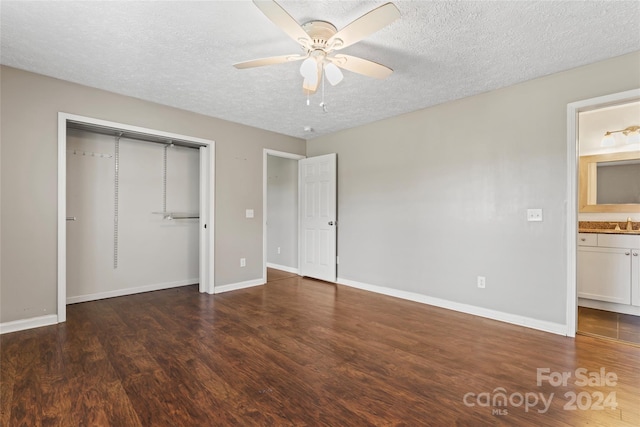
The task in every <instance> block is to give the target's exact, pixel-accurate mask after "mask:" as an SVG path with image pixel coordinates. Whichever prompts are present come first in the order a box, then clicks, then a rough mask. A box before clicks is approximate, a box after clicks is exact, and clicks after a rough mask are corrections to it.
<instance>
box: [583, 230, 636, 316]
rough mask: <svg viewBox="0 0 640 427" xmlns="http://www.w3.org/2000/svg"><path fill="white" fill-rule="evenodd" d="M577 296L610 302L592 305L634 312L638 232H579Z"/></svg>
mask: <svg viewBox="0 0 640 427" xmlns="http://www.w3.org/2000/svg"><path fill="white" fill-rule="evenodd" d="M578 297H579V298H585V299H588V300H595V301H603V302H606V303H612V304H610V306H607V307H594V308H605V309H609V310H613V311H621V312H628V313H630V314H632V313H635V311H637V309H634V308H633V307H634V306H635V307H640V235H638V234H613V233H608V234H601V233H579V234H578ZM625 308H628V309H630V310H631V311H630V310H627V309H625Z"/></svg>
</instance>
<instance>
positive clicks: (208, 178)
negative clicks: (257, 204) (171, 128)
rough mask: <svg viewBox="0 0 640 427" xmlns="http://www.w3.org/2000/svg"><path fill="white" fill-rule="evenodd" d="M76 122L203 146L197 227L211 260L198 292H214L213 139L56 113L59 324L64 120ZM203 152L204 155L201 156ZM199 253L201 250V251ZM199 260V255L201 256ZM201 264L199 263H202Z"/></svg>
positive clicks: (63, 272)
mask: <svg viewBox="0 0 640 427" xmlns="http://www.w3.org/2000/svg"><path fill="white" fill-rule="evenodd" d="M69 121H71V122H75V123H82V124H86V125H89V126H92V125H93V126H98V127H103V128H108V129H117V130H122V131H125V132H133V133H138V134H147V135H151V136H156V137H160V138H166V139H167V140H170V139H176V140H183V141H188V142H192V143H194V144H195V145H199V146H201V147H204V149H203V150H200V153H201V155H200V167H201V168H202V167H205V168H206V169H205V172H206V173H202V170H201V173H200V197H201V204H200V206H201V211H200V224H207V228H204V227H202V226H201V227H200V250H201V251H202V250H203V249H204V251H205V252H204V255H205V256H206V257H207V259H208V260H209V261H210V262H207V263H205V264H206V265H204V266H202V265H201V266H200V272H199V274H200V292H207V293H209V294H213V292H214V286H215V283H214V277H215V276H214V262H213V260H214V247H215V245H214V222H213V220H214V212H215V211H214V203H215V197H214V194H215V141H212V140H208V139H202V138H195V137H192V136H186V135H179V134H175V133H170V132H163V131H159V130H155V129H148V128H143V127H139V126H132V125H128V124H124V123H117V122H110V121H106V120H100V119H96V118H92V117H85V116H78V115H75V114H68V113H62V112H59V113H58V277H57V285H58V323H61V322H64V321H66V320H67V123H68V122H69ZM203 154H204V155H203ZM203 197H205V198H206V199H207V200H208V201H209V203H208V206H207V207H208V209H205V210H204V211H203V210H202V206H203V204H202V198H203ZM201 254H202V252H201ZM201 259H202V255H201ZM201 264H202V263H201Z"/></svg>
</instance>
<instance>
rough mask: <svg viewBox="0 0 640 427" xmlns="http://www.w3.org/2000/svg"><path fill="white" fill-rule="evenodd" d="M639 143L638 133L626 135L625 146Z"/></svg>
mask: <svg viewBox="0 0 640 427" xmlns="http://www.w3.org/2000/svg"><path fill="white" fill-rule="evenodd" d="M638 143H640V132H632V133H630V134H629V135H627V144H638Z"/></svg>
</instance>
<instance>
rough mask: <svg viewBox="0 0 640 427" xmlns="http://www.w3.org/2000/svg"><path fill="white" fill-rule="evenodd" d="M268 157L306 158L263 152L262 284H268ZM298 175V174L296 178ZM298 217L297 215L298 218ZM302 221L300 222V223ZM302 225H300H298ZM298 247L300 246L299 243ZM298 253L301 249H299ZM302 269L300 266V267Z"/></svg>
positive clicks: (277, 152)
mask: <svg viewBox="0 0 640 427" xmlns="http://www.w3.org/2000/svg"><path fill="white" fill-rule="evenodd" d="M267 156H274V157H282V158H284V159H292V160H302V159H306V156H303V155H301V154H293V153H287V152H284V151H276V150H271V149H268V148H265V149H264V150H263V151H262V282H263V283H267V180H268V175H267ZM297 176H298V175H297V174H296V177H297ZM297 216H298V215H296V217H297ZM299 222H300V220H298V223H299ZM298 225H300V224H298ZM298 246H300V244H299V241H298ZM298 253H300V248H299V247H298ZM298 267H300V266H298Z"/></svg>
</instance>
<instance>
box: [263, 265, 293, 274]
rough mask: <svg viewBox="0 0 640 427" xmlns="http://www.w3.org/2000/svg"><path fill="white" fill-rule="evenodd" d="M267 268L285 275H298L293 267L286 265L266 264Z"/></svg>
mask: <svg viewBox="0 0 640 427" xmlns="http://www.w3.org/2000/svg"><path fill="white" fill-rule="evenodd" d="M267 267H269V268H275V269H276V270H282V271H286V272H287V273H293V274H298V269H297V268H295V267H287V266H286V265H279V264H273V263H271V262H268V263H267Z"/></svg>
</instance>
